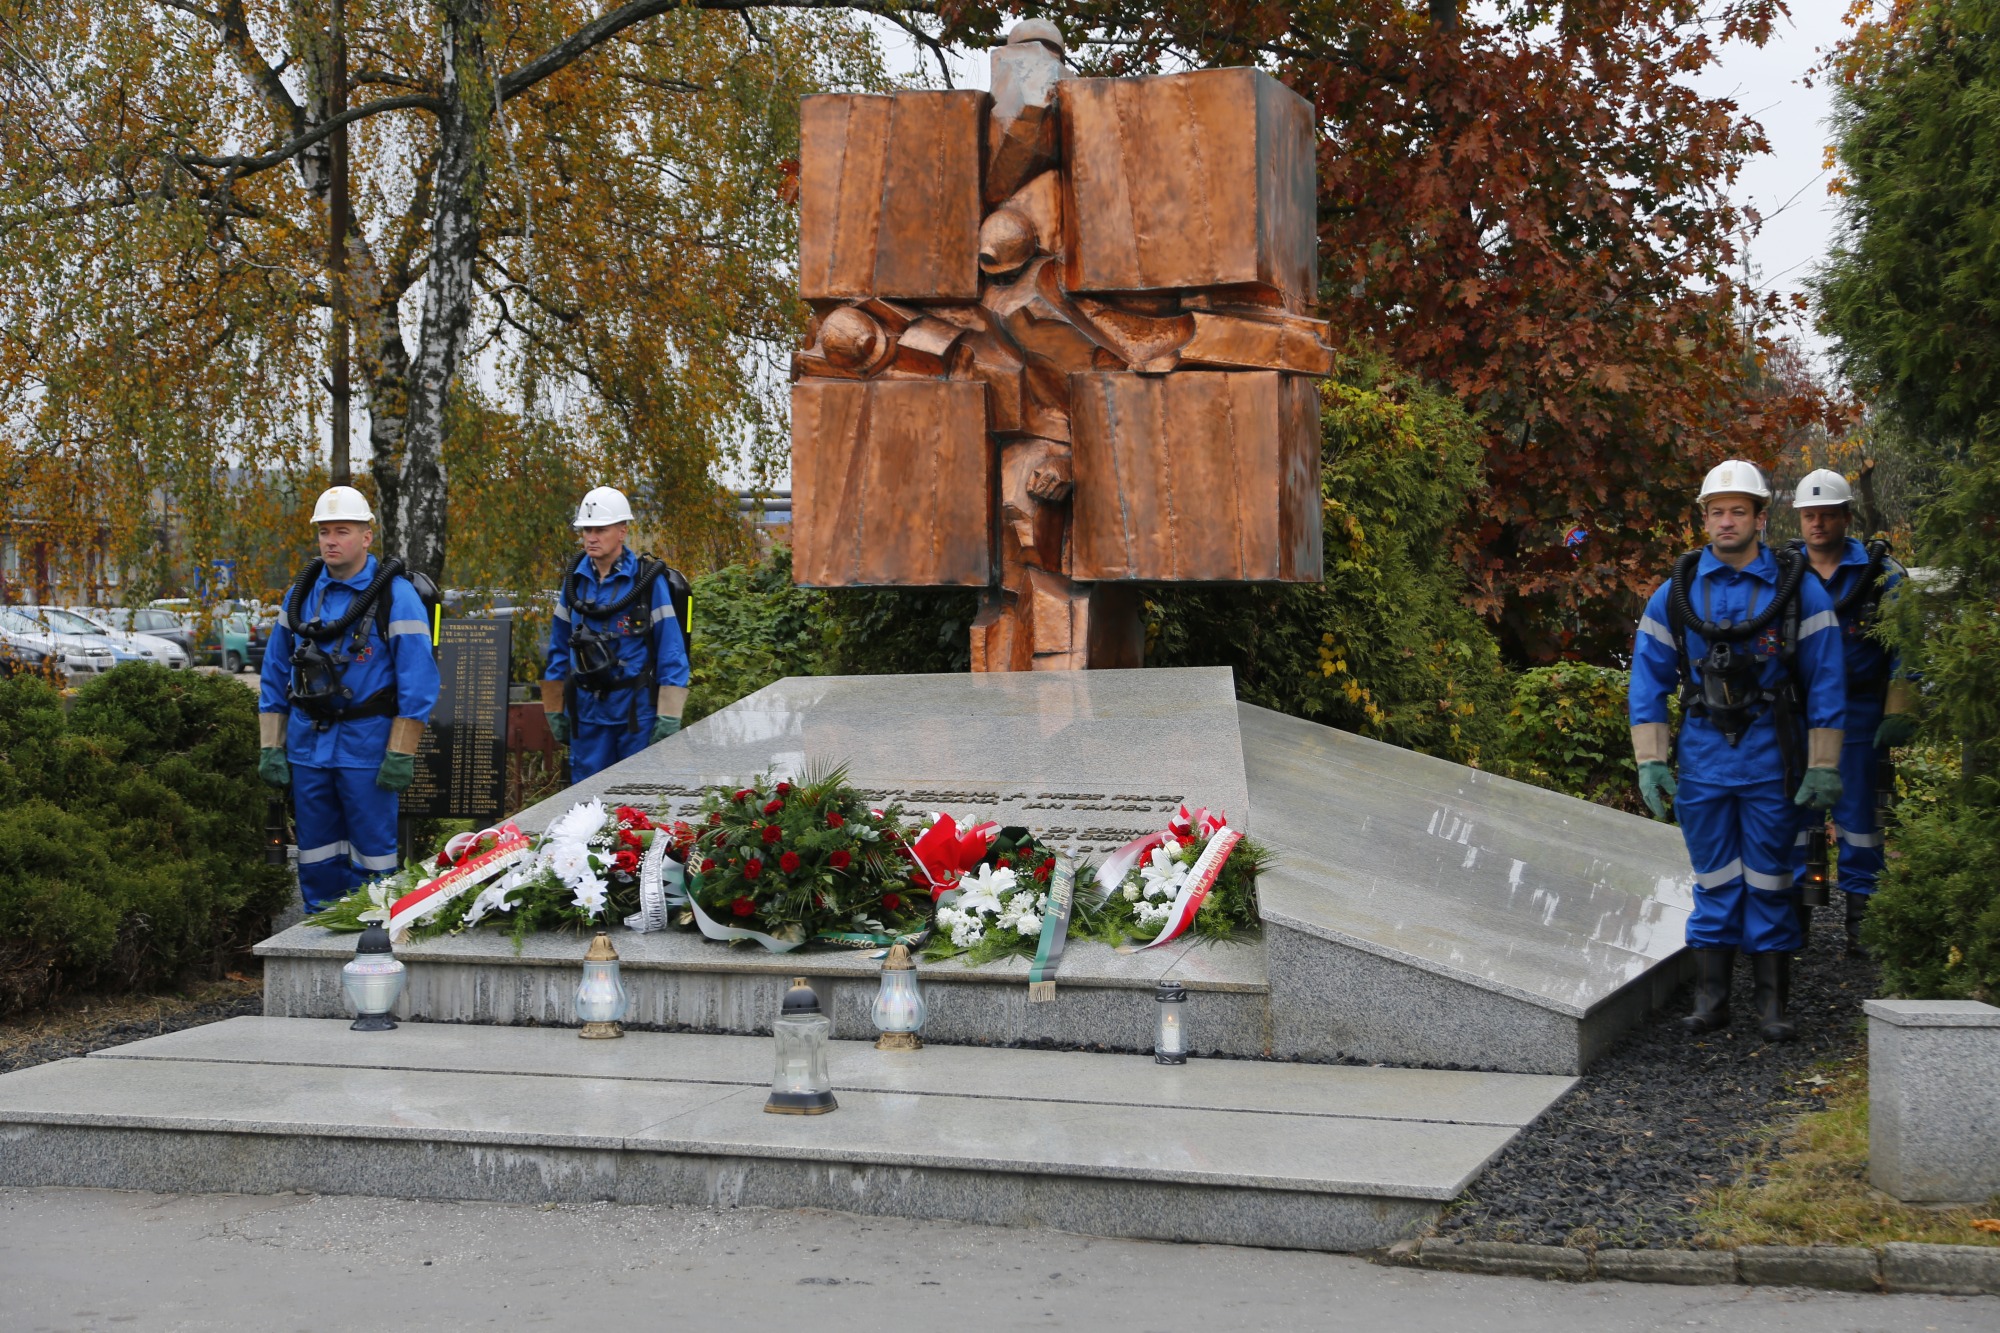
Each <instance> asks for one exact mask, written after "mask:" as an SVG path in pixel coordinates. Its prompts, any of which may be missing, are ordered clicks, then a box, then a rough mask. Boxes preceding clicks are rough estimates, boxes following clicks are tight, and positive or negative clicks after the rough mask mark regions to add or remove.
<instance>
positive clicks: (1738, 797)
mask: <svg viewBox="0 0 2000 1333" xmlns="http://www.w3.org/2000/svg"><path fill="white" fill-rule="evenodd" d="M1674 813H1675V816H1676V817H1677V818H1678V819H1679V820H1680V826H1681V837H1682V839H1683V840H1684V841H1685V842H1686V843H1687V849H1688V858H1689V860H1691V861H1692V862H1693V863H1694V883H1695V888H1694V914H1693V915H1692V916H1690V917H1689V918H1688V923H1687V942H1688V945H1689V947H1690V948H1695V949H1738V950H1741V951H1742V952H1744V953H1793V952H1796V951H1797V950H1798V949H1799V947H1800V946H1801V945H1802V944H1803V943H1804V940H1803V939H1802V938H1801V937H1800V932H1799V921H1798V916H1797V914H1796V913H1795V912H1794V911H1793V910H1792V893H1791V889H1792V868H1791V863H1792V846H1793V843H1794V842H1795V841H1796V839H1797V837H1798V829H1799V811H1798V807H1797V806H1795V805H1793V804H1792V794H1791V793H1790V792H1788V791H1786V790H1785V783H1784V780H1783V779H1782V778H1774V779H1773V780H1771V781H1769V782H1759V783H1754V784H1752V785H1750V786H1746V787H1716V786H1709V785H1708V784H1706V783H1704V782H1702V781H1701V780H1700V779H1698V778H1689V777H1686V776H1683V777H1682V778H1681V782H1680V791H1679V793H1678V794H1677V795H1676V796H1675V798H1674Z"/></svg>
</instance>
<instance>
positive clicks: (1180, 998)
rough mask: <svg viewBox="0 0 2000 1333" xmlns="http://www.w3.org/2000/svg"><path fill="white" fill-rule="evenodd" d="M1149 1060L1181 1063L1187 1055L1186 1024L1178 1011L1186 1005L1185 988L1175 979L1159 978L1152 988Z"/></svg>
mask: <svg viewBox="0 0 2000 1333" xmlns="http://www.w3.org/2000/svg"><path fill="white" fill-rule="evenodd" d="M1153 1000H1154V1005H1153V1008H1154V1009H1155V1010H1156V1011H1157V1016H1156V1018H1155V1019H1154V1023H1153V1062H1154V1063H1155V1064H1162V1065H1184V1064H1186V1063H1187V1058H1188V1044H1187V1026H1186V1019H1185V1016H1184V1015H1183V1013H1182V1010H1183V1008H1184V1007H1185V1006H1186V1004H1187V987H1186V986H1183V985H1181V983H1180V982H1178V981H1162V982H1161V983H1160V984H1159V985H1157V986H1155V987H1154V988H1153Z"/></svg>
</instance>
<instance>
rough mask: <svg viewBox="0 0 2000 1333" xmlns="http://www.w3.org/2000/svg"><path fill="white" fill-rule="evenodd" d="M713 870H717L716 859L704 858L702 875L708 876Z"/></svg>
mask: <svg viewBox="0 0 2000 1333" xmlns="http://www.w3.org/2000/svg"><path fill="white" fill-rule="evenodd" d="M713 869H715V858H714V857H712V856H705V857H703V858H702V861H701V873H702V874H704V875H706V874H707V873H708V872H709V871H711V870H713Z"/></svg>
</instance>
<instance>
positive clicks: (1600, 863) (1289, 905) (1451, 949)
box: [1239, 704, 1693, 1017]
mask: <svg viewBox="0 0 2000 1333" xmlns="http://www.w3.org/2000/svg"><path fill="white" fill-rule="evenodd" d="M1239 712H1240V716H1241V719H1242V738H1243V754H1244V761H1245V766H1246V770H1247V774H1248V780H1249V786H1250V794H1251V806H1250V811H1251V817H1250V832H1251V833H1252V834H1253V835H1254V836H1256V837H1258V838H1260V839H1263V840H1264V841H1266V842H1267V843H1269V844H1270V845H1271V847H1272V851H1273V854H1274V858H1275V860H1276V862H1277V864H1276V866H1275V867H1274V868H1273V869H1272V870H1271V871H1270V873H1269V874H1267V875H1266V876H1265V877H1264V878H1263V879H1262V880H1261V881H1260V889H1259V894H1260V901H1261V905H1262V909H1263V914H1264V918H1265V920H1266V921H1267V922H1271V923H1273V924H1279V925H1284V926H1288V927H1290V928H1292V929H1294V930H1297V931H1300V932H1303V933H1305V934H1308V935H1313V936H1317V937H1319V938H1322V939H1328V940H1333V941H1336V942H1338V943H1341V944H1344V945H1348V946H1350V947H1353V948H1357V949H1362V950H1365V951H1367V952H1369V953H1373V954H1376V955H1379V956H1381V957H1384V958H1388V959H1392V960H1396V961H1401V962H1407V963H1412V964H1414V965H1416V966H1418V967H1420V968H1423V969H1425V970H1428V971H1433V972H1437V973H1441V974H1443V975H1446V976H1450V977H1453V978H1456V979H1458V980H1461V981H1465V982H1469V983H1471V984H1473V985H1476V986H1479V987H1481V988H1483V989H1488V990H1495V991H1499V992H1501V993H1503V994H1507V995H1511V996H1513V997H1515V998H1517V999H1522V1000H1526V1001H1528V1002H1530V1003H1533V1004H1538V1005H1542V1006H1546V1007H1549V1008H1554V1009H1556V1010H1558V1011H1560V1012H1562V1013H1566V1014H1570V1015H1572V1016H1575V1017H1582V1016H1583V1015H1585V1014H1586V1013H1588V1012H1589V1011H1590V1010H1591V1009H1592V1008H1593V1007H1595V1006H1597V1005H1599V1004H1600V1003H1602V1002H1603V1001H1605V1000H1606V999H1608V998H1610V997H1611V996H1612V995H1613V994H1615V993H1616V992H1617V991H1618V990H1620V989H1621V988H1622V987H1624V986H1625V985H1627V984H1628V983H1630V982H1632V981H1634V980H1636V979H1638V978H1639V977H1640V976H1641V975H1643V974H1644V973H1645V972H1646V971H1648V970H1649V969H1650V968H1652V967H1653V966H1654V965H1655V964H1657V963H1659V962H1660V961H1662V960H1664V959H1667V958H1669V957H1671V956H1672V955H1674V954H1675V953H1677V952H1678V951H1679V950H1680V949H1681V947H1682V931H1683V927H1684V926H1685V923H1686V920H1687V915H1688V911H1689V909H1690V907H1691V906H1692V903H1693V898H1692V883H1693V880H1692V875H1691V873H1690V871H1689V869H1688V863H1687V856H1686V853H1685V851H1684V850H1683V848H1682V845H1681V839H1680V834H1679V833H1678V831H1677V830H1675V829H1674V828H1672V827H1671V826H1669V825H1665V824H1657V823H1654V822H1652V821H1650V820H1645V819H1639V818H1635V817H1633V816H1631V815H1625V814H1621V813H1619V812H1617V811H1615V810H1609V809H1606V808H1605V807H1603V806H1598V805H1593V804H1591V803H1590V802H1588V801H1580V800H1576V799H1574V798H1571V797H1568V796H1562V795H1559V794H1557V793H1554V792H1549V791H1544V790H1542V789H1540V788H1538V787H1530V786H1527V785H1525V784H1523V783H1519V782H1513V781H1510V780H1508V779H1506V778H1499V777H1495V776H1493V775H1492V774H1489V773H1482V772H1480V771H1478V770H1476V769H1471V768H1466V767H1464V766H1462V765H1459V764H1453V763H1448V762H1446V761H1444V760H1440V759H1433V758H1430V757H1428V756H1425V755H1419V754H1414V753H1411V752H1410V751H1408V750H1402V749H1398V748H1396V747H1395V746H1391V745H1385V744H1382V743H1381V742H1378V741H1371V740H1366V739H1363V738H1361V737H1359V736H1354V735H1351V734H1349V733H1346V732H1342V731H1336V730H1334V729H1333V728H1330V727H1322V726H1318V725H1315V724H1313V723H1310V722H1302V721H1300V720H1299V719H1297V718H1292V717H1287V716H1285V715H1284V714H1281V713H1275V712H1271V711H1270V710H1268V709H1264V708H1258V707H1256V706H1254V705H1250V704H1244V705H1240V706H1239Z"/></svg>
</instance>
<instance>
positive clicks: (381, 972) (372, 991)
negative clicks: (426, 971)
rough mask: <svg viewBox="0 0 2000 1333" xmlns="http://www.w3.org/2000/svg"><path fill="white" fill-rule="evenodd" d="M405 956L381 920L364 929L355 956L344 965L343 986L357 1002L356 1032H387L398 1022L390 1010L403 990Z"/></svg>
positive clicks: (355, 947) (351, 1026) (353, 1026)
mask: <svg viewBox="0 0 2000 1333" xmlns="http://www.w3.org/2000/svg"><path fill="white" fill-rule="evenodd" d="M403 980H404V970H403V964H402V960H401V959H399V958H397V957H396V955H395V954H394V953H393V952H391V950H390V947H389V932H388V931H387V930H386V929H385V928H384V927H383V926H382V924H381V923H380V922H379V921H378V922H376V923H374V924H373V925H371V926H369V927H368V929H366V930H364V931H362V932H361V940H360V942H359V943H358V944H356V945H355V946H354V959H353V961H352V962H350V963H348V964H347V966H345V967H343V968H341V969H340V989H341V990H342V991H343V992H344V993H345V994H346V996H347V1003H348V1004H349V1005H351V1006H353V1009H354V1022H352V1023H351V1024H349V1025H348V1026H349V1027H350V1028H352V1029H353V1030H354V1031H356V1032H387V1031H388V1030H389V1029H391V1028H393V1027H395V1026H396V1020H395V1019H393V1018H391V1017H389V1013H390V1011H391V1010H393V1009H394V1008H395V1007H396V1001H397V1000H398V999H399V998H400V997H401V996H402V994H403Z"/></svg>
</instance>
